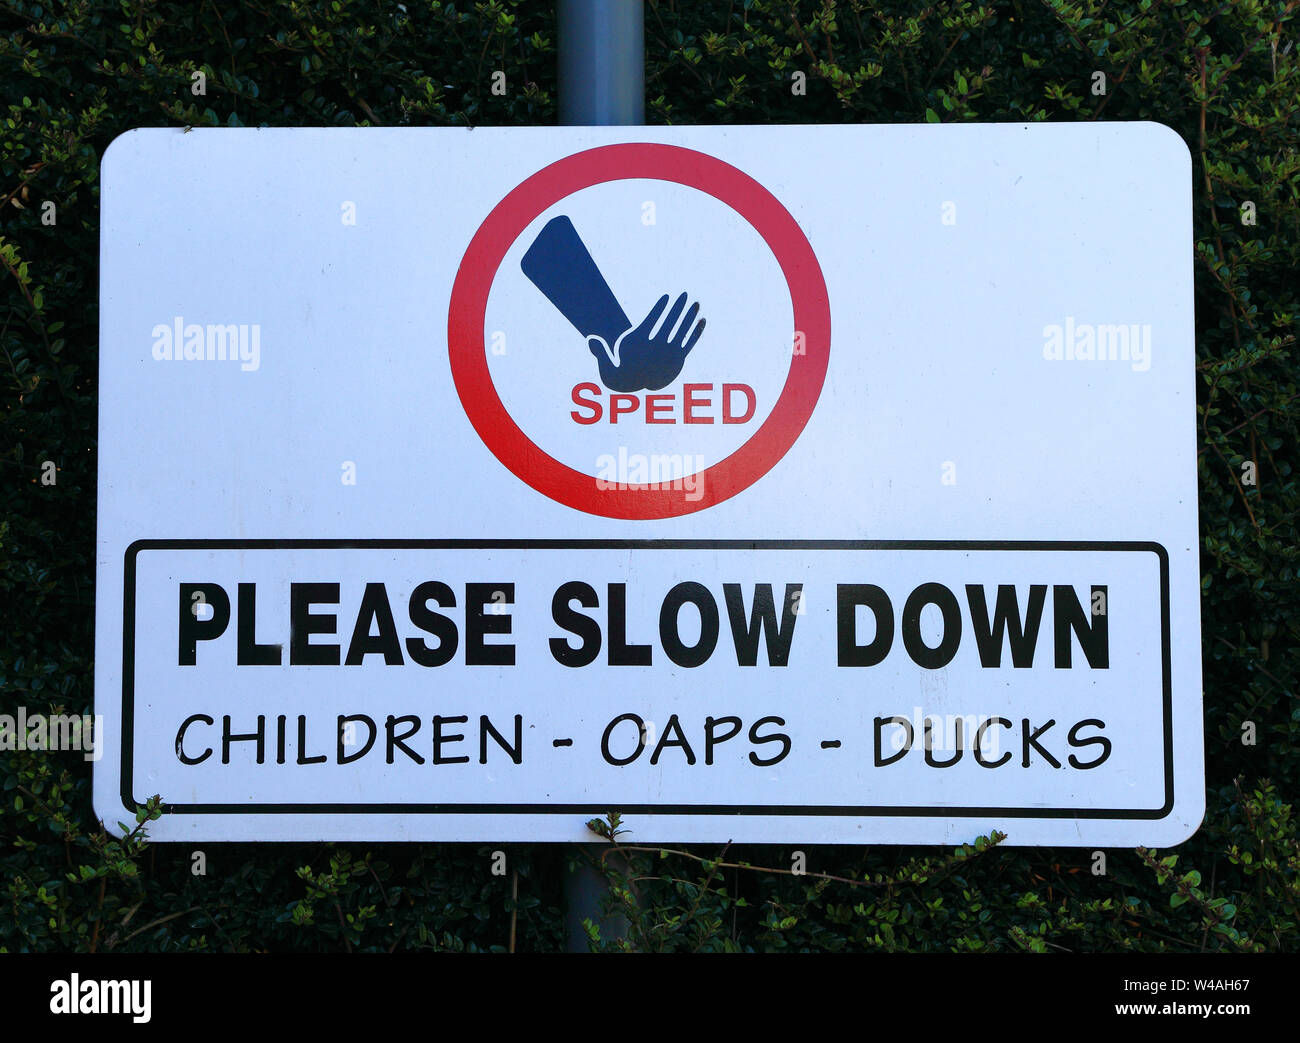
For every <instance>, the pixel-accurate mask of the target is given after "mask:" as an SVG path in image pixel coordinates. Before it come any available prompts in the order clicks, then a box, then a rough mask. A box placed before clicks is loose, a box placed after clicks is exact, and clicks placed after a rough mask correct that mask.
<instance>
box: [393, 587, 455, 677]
mask: <svg viewBox="0 0 1300 1043" xmlns="http://www.w3.org/2000/svg"><path fill="white" fill-rule="evenodd" d="M430 600H433V601H436V602H437V603H438V606H439V607H440V608H455V607H456V595H455V594H453V593H452V590H451V587H449V586H447V584H445V583H439V582H438V581H437V580H429V581H427V582H425V583H421V584H420V585H419V586H418V587H416V588H415V589H414V590H413V591H411V600H410V603H409V604H408V605H407V615H409V616H410V618H411V622H412V623H414V624H415V625H416V626H417V627H419V628H420V629H421V630H423V631H424V632H425V633H426V634H432V635H433V636H434V637H436V638H437V639H438V647H437V648H430V647H429V646H428V644H427V643H426V642H425V641H423V640H422V639H420V638H418V637H408V638H407V639H406V653H407V655H409V656H410V657H411V659H412V660H414V661H415V662H417V663H419V664H420V665H421V666H443V665H445V664H447V663H450V662H451V657H452V656H454V655H455V654H456V648H457V646H458V645H459V644H460V635H459V634H458V633H457V631H456V624H455V623H453V622H452V621H451V620H450V619H448V618H447V617H446V616H444V615H443V614H442V613H441V612H434V611H433V610H432V609H431V608H429V601H430Z"/></svg>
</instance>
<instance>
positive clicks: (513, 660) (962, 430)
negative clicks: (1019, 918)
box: [95, 123, 1204, 846]
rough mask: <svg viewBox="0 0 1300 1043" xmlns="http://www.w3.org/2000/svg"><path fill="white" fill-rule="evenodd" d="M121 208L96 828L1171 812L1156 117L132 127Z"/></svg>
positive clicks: (1155, 842)
mask: <svg viewBox="0 0 1300 1043" xmlns="http://www.w3.org/2000/svg"><path fill="white" fill-rule="evenodd" d="M102 178H103V186H102V206H103V240H102V257H101V372H100V382H101V383H100V387H101V398H100V472H99V474H100V477H99V483H100V484H99V516H98V526H99V534H98V541H99V548H98V550H99V555H98V596H97V606H96V614H97V615H96V642H97V656H96V697H95V698H96V705H95V710H96V713H97V714H102V715H103V719H104V721H105V723H106V727H105V728H104V730H103V731H104V736H105V742H104V752H103V756H102V758H101V759H100V760H99V761H98V762H97V763H96V774H95V806H96V810H97V813H98V814H99V815H100V816H101V817H102V818H103V820H104V821H105V823H106V824H107V825H109V826H110V827H113V826H114V825H115V824H117V823H119V822H127V823H131V822H133V820H134V809H135V807H136V806H137V805H138V804H141V803H143V802H144V801H145V800H146V798H148V797H149V796H151V795H153V794H158V795H160V796H161V797H162V798H163V800H164V801H165V803H166V807H167V813H166V814H165V815H164V816H163V817H162V818H161V819H160V820H159V821H158V822H156V823H154V825H153V827H152V829H151V835H152V836H153V837H154V838H155V839H157V840H163V841H179V840H259V839H261V840H320V839H351V840H557V841H582V840H589V839H591V834H590V833H588V832H587V830H586V828H585V825H584V824H585V822H586V821H587V820H588V819H591V818H593V817H599V816H603V815H604V814H605V813H606V812H609V811H619V812H621V813H622V814H623V815H624V816H625V824H626V825H627V826H628V827H629V828H630V829H631V830H632V832H631V834H630V838H631V839H632V840H634V841H651V842H668V841H683V842H684V841H726V840H735V841H738V842H802V843H817V842H832V843H833V842H842V843H934V844H954V843H961V842H964V841H968V840H971V839H973V838H974V837H976V836H978V835H980V834H984V833H988V832H990V831H991V830H994V829H996V830H1000V831H1001V832H1003V833H1005V834H1007V836H1008V841H1007V842H1008V843H1011V844H1053V845H1087V846H1104V845H1132V844H1148V845H1152V846H1168V845H1170V844H1174V843H1177V842H1179V841H1181V840H1183V839H1185V838H1186V837H1188V836H1189V835H1190V834H1191V833H1192V832H1193V831H1194V830H1195V829H1196V828H1197V826H1198V825H1199V823H1200V819H1201V816H1202V814H1203V811H1204V794H1203V787H1204V770H1203V751H1202V732H1201V698H1200V628H1199V615H1200V613H1199V589H1200V583H1199V573H1198V536H1197V513H1196V456H1195V444H1196V441H1195V367H1194V331H1193V314H1192V233H1191V199H1190V192H1191V171H1190V158H1189V155H1188V152H1187V150H1186V148H1185V146H1184V145H1183V143H1182V142H1181V140H1180V139H1179V138H1178V137H1177V136H1176V135H1175V134H1174V133H1173V132H1171V131H1170V130H1168V129H1167V128H1165V127H1162V126H1160V125H1158V124H1151V123H1129V124H1104V125H1095V124H1080V125H1063V124H1051V125H1012V124H1005V125H989V126H978V127H971V126H955V127H948V126H929V125H927V126H892V127H877V126H834V127H821V126H803V127H793V126H783V127H672V128H663V127H656V128H648V127H636V128H514V129H503V128H477V129H475V130H472V131H469V130H457V129H406V130H397V129H394V130H388V129H364V130H362V129H358V130H305V129H286V130H266V129H264V130H252V129H247V130H245V129H239V130H196V131H193V132H190V133H186V132H183V131H179V130H139V131H132V132H129V133H127V134H125V135H123V136H122V137H120V138H118V139H117V140H116V141H114V142H113V144H112V145H111V146H110V148H109V150H108V152H107V153H106V155H105V158H104V162H103V170H102Z"/></svg>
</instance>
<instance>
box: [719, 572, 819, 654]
mask: <svg viewBox="0 0 1300 1043" xmlns="http://www.w3.org/2000/svg"><path fill="white" fill-rule="evenodd" d="M722 593H723V595H724V597H725V598H726V602H727V620H728V622H730V624H731V639H732V641H733V642H735V645H736V663H737V664H738V665H740V666H756V665H758V638H759V635H760V634H761V635H762V636H763V638H764V640H765V642H766V644H767V661H768V664H769V665H770V666H785V665H787V664H788V663H789V662H790V642H791V641H793V640H794V625H795V622H796V621H797V620H798V618H799V617H798V616H797V615H795V611H794V603H795V601H796V599H798V598H799V597H801V596H802V595H803V584H802V583H787V584H786V585H785V600H784V601H783V602H782V603H781V623H780V625H779V626H778V625H777V621H776V604H775V601H774V599H773V597H772V584H770V583H759V584H756V585H755V587H754V607H753V608H752V609H750V611H749V616H748V619H746V615H745V598H744V595H742V594H741V592H740V584H739V583H724V584H722Z"/></svg>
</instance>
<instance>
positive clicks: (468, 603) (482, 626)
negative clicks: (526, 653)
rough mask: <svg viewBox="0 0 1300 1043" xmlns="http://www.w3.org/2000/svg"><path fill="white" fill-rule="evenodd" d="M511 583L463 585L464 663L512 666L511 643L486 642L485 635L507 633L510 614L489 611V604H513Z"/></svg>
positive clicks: (513, 659) (513, 661) (512, 585)
mask: <svg viewBox="0 0 1300 1043" xmlns="http://www.w3.org/2000/svg"><path fill="white" fill-rule="evenodd" d="M514 603H515V585H514V584H513V583H466V584H465V662H466V664H467V665H469V666H514V665H515V646H514V645H489V644H487V643H485V642H484V640H483V637H484V635H486V634H508V633H510V622H511V620H510V615H509V613H506V612H502V613H500V614H499V615H498V614H496V613H488V612H486V611H485V609H486V607H487V606H488V605H501V604H506V605H513V604H514Z"/></svg>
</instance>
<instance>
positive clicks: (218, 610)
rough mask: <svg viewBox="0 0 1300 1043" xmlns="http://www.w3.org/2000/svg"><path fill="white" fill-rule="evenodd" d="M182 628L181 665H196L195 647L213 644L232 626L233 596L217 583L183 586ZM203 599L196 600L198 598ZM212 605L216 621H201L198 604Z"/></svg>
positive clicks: (178, 654) (213, 618) (178, 657)
mask: <svg viewBox="0 0 1300 1043" xmlns="http://www.w3.org/2000/svg"><path fill="white" fill-rule="evenodd" d="M180 591H181V618H180V628H179V630H178V631H177V632H178V634H179V635H180V636H179V644H180V648H179V650H178V652H177V656H176V663H177V665H178V666H194V665H195V660H196V652H195V648H196V646H197V644H198V642H200V641H211V640H213V639H214V638H218V637H220V636H221V635H222V634H224V633H225V632H226V627H227V626H229V625H230V595H229V594H227V593H226V592H225V590H223V589H222V588H221V587H219V586H217V584H215V583H182V584H181V586H180ZM195 594H198V595H199V597H198V598H195V597H194V595H195ZM204 604H207V605H211V606H212V618H211V619H200V618H199V617H198V616H197V615H196V614H195V612H194V609H195V607H196V606H198V605H204Z"/></svg>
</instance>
